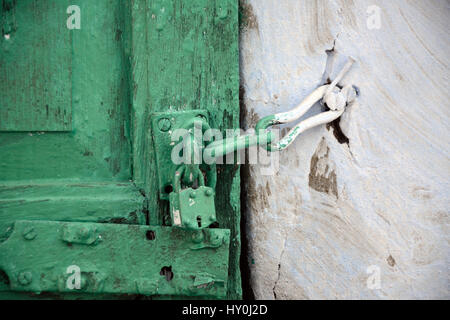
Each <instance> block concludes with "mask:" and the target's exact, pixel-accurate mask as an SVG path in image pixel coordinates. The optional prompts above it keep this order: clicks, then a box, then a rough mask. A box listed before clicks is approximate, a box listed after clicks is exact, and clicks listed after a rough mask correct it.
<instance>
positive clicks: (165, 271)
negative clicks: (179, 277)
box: [159, 266, 173, 281]
mask: <svg viewBox="0 0 450 320" xmlns="http://www.w3.org/2000/svg"><path fill="white" fill-rule="evenodd" d="M159 274H160V275H161V276H164V277H165V278H166V280H167V281H170V280H172V279H173V272H172V266H168V267H167V266H165V267H162V268H161V271H160V272H159Z"/></svg>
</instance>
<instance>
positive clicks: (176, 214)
mask: <svg viewBox="0 0 450 320" xmlns="http://www.w3.org/2000/svg"><path fill="white" fill-rule="evenodd" d="M353 63H354V60H353V59H352V58H351V59H350V60H349V61H348V62H347V63H346V65H345V66H344V68H343V69H342V70H341V71H340V72H339V74H338V75H337V77H336V78H335V79H334V80H333V82H331V84H329V85H323V86H321V87H319V88H317V89H316V90H314V91H313V92H312V93H311V94H310V95H309V96H307V97H306V98H305V99H304V100H303V101H302V102H301V103H300V104H299V105H298V106H297V107H295V108H294V109H292V110H290V111H288V112H283V113H278V114H274V115H270V116H267V117H264V118H262V119H261V120H260V121H259V122H258V123H257V125H256V127H255V134H250V135H242V136H236V137H232V138H226V139H222V140H218V141H213V142H210V143H208V144H206V143H205V142H204V141H203V140H204V139H203V137H202V134H203V133H204V132H205V131H207V130H208V129H210V126H209V123H208V115H207V112H206V111H205V110H192V111H178V112H167V113H156V114H154V115H153V116H152V137H153V142H154V146H155V152H156V160H157V161H156V163H157V166H158V168H157V170H158V178H159V186H160V188H159V190H160V198H161V199H164V200H169V201H170V215H171V219H172V225H173V226H177V227H182V228H186V229H203V228H207V227H208V226H210V225H211V223H214V222H215V221H216V215H215V208H214V193H215V192H214V188H215V184H216V169H215V160H214V159H217V158H218V157H221V156H224V155H226V154H228V153H230V152H235V151H238V150H241V149H244V148H248V147H250V146H254V145H261V146H263V147H264V148H266V149H267V150H268V151H281V150H284V149H285V148H287V147H288V146H289V145H290V144H291V143H292V142H293V141H294V139H295V138H296V137H297V136H298V135H299V134H301V133H302V132H304V131H305V130H307V129H310V128H312V127H315V126H318V125H321V124H325V123H328V122H331V121H333V120H335V119H337V118H339V117H340V116H341V115H342V114H343V113H344V111H345V108H346V107H347V106H349V105H351V104H352V103H353V101H354V100H355V98H356V95H357V92H356V89H355V88H354V87H353V86H351V85H347V86H345V87H343V88H342V89H341V88H340V87H337V84H338V82H339V81H340V80H341V79H342V78H343V77H344V76H345V74H346V73H347V72H348V71H349V70H350V68H351V66H352V65H353ZM319 101H321V102H322V104H323V105H325V106H326V107H327V108H328V109H329V110H328V111H325V112H322V113H320V114H318V115H315V116H312V117H310V118H308V119H305V120H303V121H301V122H299V123H298V124H297V125H295V126H294V127H293V128H292V129H291V130H290V131H289V132H288V133H287V134H286V136H284V137H283V138H281V139H280V140H279V141H277V142H274V141H273V140H274V138H273V132H271V131H268V130H267V129H268V128H269V127H270V126H273V125H276V124H283V123H288V122H292V121H295V120H297V119H299V118H300V117H301V116H303V115H304V114H305V113H306V112H307V111H308V110H309V109H310V108H311V107H312V106H313V105H314V104H315V103H317V102H319ZM197 128H198V129H200V131H199V130H195V129H197ZM177 129H180V130H183V129H184V130H185V132H184V133H182V134H175V132H176V131H177ZM196 131H197V132H200V137H199V136H198V135H197V134H196V133H195V132H196ZM181 138H182V140H183V142H184V146H183V148H182V153H183V156H182V159H183V161H182V163H176V161H174V159H173V158H174V151H176V150H175V144H176V143H179V140H181ZM198 154H200V155H203V158H207V159H213V161H212V163H210V164H205V163H203V162H202V161H201V159H202V156H200V161H198V160H197V159H196V156H197V155H198ZM175 155H177V152H175ZM205 178H206V182H207V186H205ZM196 182H197V184H198V185H199V186H195V183H196ZM182 184H184V185H185V186H186V188H184V189H183V188H182Z"/></svg>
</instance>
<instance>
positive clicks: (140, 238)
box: [0, 220, 230, 298]
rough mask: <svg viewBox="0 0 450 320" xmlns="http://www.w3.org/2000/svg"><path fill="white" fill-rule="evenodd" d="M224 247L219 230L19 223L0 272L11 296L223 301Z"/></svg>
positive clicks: (0, 251) (0, 250) (1, 254)
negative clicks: (73, 294) (83, 295)
mask: <svg viewBox="0 0 450 320" xmlns="http://www.w3.org/2000/svg"><path fill="white" fill-rule="evenodd" d="M229 243H230V231H229V230H224V229H204V230H198V231H193V230H185V229H181V228H171V227H159V226H139V225H120V224H102V223H82V222H57V221H24V220H21V221H20V220H19V221H16V222H15V223H14V225H13V230H12V231H11V234H10V235H9V237H8V239H7V240H6V241H4V242H2V243H1V244H0V261H1V265H0V270H2V271H3V272H4V274H6V276H7V278H8V281H7V282H8V283H9V287H10V288H9V289H10V290H13V291H30V292H34V293H41V292H78V293H112V294H125V293H126V294H144V295H186V296H206V297H213V298H223V297H225V296H226V291H227V290H226V289H227V288H226V287H227V278H228V252H229ZM43 248H47V249H46V250H43ZM77 271H78V273H79V274H78V276H79V277H80V278H79V280H78V281H79V282H78V286H77V279H76V277H77V274H76V272H77Z"/></svg>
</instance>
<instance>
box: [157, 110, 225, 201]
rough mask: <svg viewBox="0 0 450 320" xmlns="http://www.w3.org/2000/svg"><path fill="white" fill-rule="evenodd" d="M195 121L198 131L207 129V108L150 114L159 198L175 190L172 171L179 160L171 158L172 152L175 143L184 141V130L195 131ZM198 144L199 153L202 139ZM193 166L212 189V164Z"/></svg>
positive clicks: (213, 185) (214, 178)
mask: <svg viewBox="0 0 450 320" xmlns="http://www.w3.org/2000/svg"><path fill="white" fill-rule="evenodd" d="M195 122H201V124H202V128H201V130H202V132H201V133H203V132H204V131H206V130H207V129H209V125H208V113H207V111H205V110H190V111H176V112H158V113H154V114H152V117H151V127H152V139H153V145H154V150H155V154H156V165H157V171H158V181H159V196H160V199H162V200H169V194H170V193H171V192H172V191H173V190H174V189H175V186H174V182H175V172H176V171H177V170H179V168H180V166H182V163H181V162H177V161H176V159H173V157H172V151H173V149H174V147H176V146H177V144H178V143H180V142H182V141H183V138H184V136H183V135H182V134H183V133H186V132H187V131H188V132H190V134H194V132H193V129H194V125H195ZM198 147H199V148H200V150H199V152H201V149H202V148H203V145H202V144H201V142H200V145H199V146H198ZM196 167H197V168H198V169H200V170H201V171H203V172H204V173H205V175H206V180H207V184H208V186H210V187H211V188H215V186H216V166H215V163H213V164H210V165H207V164H204V163H201V164H198V165H196Z"/></svg>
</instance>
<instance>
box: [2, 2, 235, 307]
mask: <svg viewBox="0 0 450 320" xmlns="http://www.w3.org/2000/svg"><path fill="white" fill-rule="evenodd" d="M74 4H75V5H77V6H78V7H79V8H80V21H81V23H80V29H77V28H75V29H69V28H68V27H67V19H68V18H69V16H70V15H71V14H72V13H69V14H68V13H67V8H68V7H69V6H70V5H74ZM237 16H238V5H237V0H215V1H212V0H201V1H182V0H153V1H150V0H132V1H107V0H99V1H89V0H78V1H76V3H73V1H66V0H47V1H38V0H21V1H14V0H2V7H1V15H0V19H1V20H0V26H1V28H2V35H1V36H2V37H1V39H0V291H1V293H0V298H18V297H23V298H30V297H37V298H45V297H49V295H43V294H42V292H45V291H46V289H48V288H50V289H51V288H57V289H55V290H53V289H52V290H49V291H51V292H52V294H51V295H50V297H62V298H68V297H75V298H77V297H90V298H95V297H103V296H102V295H101V293H114V294H115V293H118V294H122V293H124V294H127V293H132V294H139V293H142V294H145V295H147V296H150V297H153V298H155V297H159V298H161V297H162V298H167V297H169V296H173V295H182V296H190V295H194V296H199V297H202V296H208V295H209V293H211V292H212V293H211V294H210V296H212V297H228V298H240V297H241V285H240V282H241V280H240V272H239V253H240V234H239V218H240V208H239V194H240V180H239V167H238V166H237V165H222V166H218V168H217V180H218V181H219V183H218V185H217V188H216V212H217V220H218V222H219V227H220V228H221V229H227V230H230V231H229V232H230V243H229V250H228V249H227V250H228V251H227V252H221V253H220V252H219V253H218V254H219V255H221V257H226V259H227V260H228V261H226V263H224V264H225V265H226V270H227V277H226V283H225V284H223V287H224V288H225V293H226V295H223V294H222V295H219V294H215V293H217V292H218V291H217V290H216V291H217V292H216V291H214V290H215V289H214V290H212V291H210V292H209V291H205V290H203V291H201V290H200V291H195V290H193V291H192V290H190V289H189V288H190V285H189V283H188V282H189V281H190V280H186V278H183V279H181V278H179V277H180V275H179V274H180V273H183V274H187V273H189V272H191V273H192V274H194V276H192V277H191V278H192V279H193V280H192V281H194V282H195V281H197V282H196V284H199V283H200V284H201V281H200V282H198V281H199V279H200V278H202V277H203V278H208V276H211V274H210V273H208V272H206V271H205V270H201V272H200V273H199V274H201V275H199V274H197V275H195V272H197V271H198V270H197V271H196V270H191V269H189V268H190V267H189V262H190V263H191V264H192V265H198V264H199V261H200V260H202V259H210V257H211V256H212V255H213V253H212V250H210V251H211V252H209V251H202V253H194V254H192V255H191V254H190V255H188V257H187V258H186V259H188V260H187V261H186V263H184V264H183V263H182V262H180V261H179V260H180V259H179V257H181V256H182V255H183V254H185V252H184V251H182V250H183V248H184V247H183V245H182V244H180V243H177V244H176V245H175V244H173V243H172V242H173V241H176V240H175V239H178V238H179V237H180V236H179V234H178V233H177V234H174V233H173V231H170V230H169V229H170V228H171V227H170V226H164V224H165V223H166V221H167V219H166V217H167V215H168V208H169V204H168V201H166V200H161V199H160V197H159V194H158V179H157V167H156V164H155V153H154V149H153V145H152V134H151V125H150V118H151V115H152V114H153V113H154V112H167V111H169V110H170V111H177V110H193V109H204V110H207V111H208V114H209V118H210V125H211V126H212V127H214V128H219V129H221V130H224V129H228V128H237V127H238V126H239V103H238V90H239V61H238V18H237ZM93 223H95V224H93ZM97 223H100V224H101V225H97ZM139 225H140V226H139ZM86 226H88V228H87V231H86ZM130 227H133V228H134V229H130ZM91 229H92V230H91ZM30 230H31V231H30ZM19 231H20V234H18V233H19ZM149 231H151V232H152V234H153V235H152V236H150V238H149V237H148V232H149ZM80 232H81V234H83V237H85V238H83V237H81V236H80V237H81V238H80V237H79V233H80ZM83 232H84V233H83ZM180 232H181V231H180ZM211 232H215V231H211ZM30 234H31V235H30ZM102 235H103V238H102V239H100V238H101V236H102ZM155 235H156V237H157V239H156V240H158V241H157V242H155V241H153V242H151V241H152V240H153V239H154V237H155ZM99 236H100V238H95V239H94V240H92V241H91V240H90V239H91V238H92V237H99ZM177 237H178V238H177ZM160 238H161V239H160ZM74 239H75V240H74ZM80 239H81V240H80ZM92 239H93V238H92ZM99 239H100V240H101V241H100V240H99ZM163 239H164V240H163ZM97 240H99V241H97ZM33 241H34V242H33ZM39 241H41V242H39ZM139 241H142V242H145V241H147V242H151V243H152V244H151V246H153V247H151V248H153V249H154V250H155V252H158V254H153V255H149V253H148V252H147V249H146V248H147V247H145V246H146V244H141V243H140V242H139ZM163 241H166V245H164V244H162V242H163ZM182 241H184V240H182ZM32 243H35V244H34V245H32ZM98 243H100V244H98ZM155 243H157V244H155ZM105 244H108V250H109V251H108V252H105V251H102V250H103V249H102V246H104V245H105ZM48 246H49V247H48ZM141 247H142V248H141ZM92 248H94V249H92ZM139 248H141V249H139ZM186 248H187V249H186V250H187V251H186V252H188V251H189V250H191V249H189V248H188V247H186ZM96 250H98V251H96ZM119 251H120V252H122V253H123V252H125V253H126V254H120V255H119V254H118V253H117V252H119ZM17 252H20V254H18V253H17ZM88 253H89V254H88ZM19 256H20V257H21V258H18V257H19ZM80 257H81V258H80ZM88 257H90V258H88ZM59 258H60V259H62V260H64V259H68V260H67V261H68V262H69V261H70V262H71V263H72V262H73V264H75V265H76V261H75V260H76V259H87V260H88V259H91V262H92V261H93V262H92V263H91V265H89V267H86V268H88V269H89V268H90V269H89V270H88V271H87V273H86V274H84V277H85V278H86V277H87V278H86V279H87V280H83V281H85V282H86V281H87V282H88V284H87V285H86V284H85V287H84V289H81V290H79V291H76V290H75V292H73V293H72V292H68V290H66V289H64V290H62V289H61V284H60V283H61V281H62V280H61V279H63V280H64V281H65V279H66V278H67V275H59V273H61V272H65V271H66V270H60V269H61V266H60V265H57V264H55V266H52V261H54V260H58V259H59ZM92 259H93V260H92ZM100 259H102V260H100ZM189 259H192V261H191V260H189ZM16 260H17V261H16ZM108 260H109V261H108ZM83 261H84V260H83ZM212 261H214V259H213V260H212ZM84 263H87V262H84ZM171 264H173V265H171ZM13 265H14V266H15V267H12V266H13ZM36 265H39V266H43V265H45V266H46V267H47V269H48V270H50V271H46V270H47V269H45V268H44V269H45V270H44V269H42V268H41V269H42V270H44V271H42V270H41V269H39V267H36ZM131 265H132V266H131ZM166 267H167V268H172V270H171V272H172V273H173V274H172V275H173V279H169V278H168V276H167V274H165V271H164V270H166V269H164V270H163V268H166ZM58 268H59V269H58ZM133 268H134V269H133ZM177 268H178V269H177ZM199 268H200V267H199ZM202 268H203V267H202ZM220 268H222V269H223V266H222V267H220ZM81 269H83V268H81ZM213 269H214V268H213ZM36 270H39V272H38V271H36ZM92 270H94V271H92ZM142 270H144V271H142ZM167 270H168V269H167ZM81 272H83V270H81ZM149 272H153V273H157V274H155V275H152V276H148V273H149ZM202 272H203V273H202ZM111 273H115V274H111ZM127 273H133V274H139V277H141V278H139V279H128V278H127V279H125V280H124V279H123V277H127V276H125V275H126V274H127ZM211 273H214V272H213V271H211ZM69 274H70V273H69ZM56 275H58V276H56ZM46 276H52V277H53V278H52V279H47V278H48V277H47V278H45V277H46ZM64 277H66V278H64ZM92 277H94V278H95V279H94V280H95V281H94V280H92ZM121 277H122V278H121ZM136 277H137V276H136ZM195 277H197V280H195V279H194V278H195ZM44 278H45V279H44ZM149 278H150V280H151V281H150V280H148V279H149ZM83 279H84V278H83ZM161 279H162V280H161ZM64 281H63V282H64ZM89 281H91V282H92V281H94V282H95V284H97V286H94V285H92V283H91V282H89ZM120 281H122V284H121V283H120ZM123 281H125V282H126V283H125V284H124V283H123ZM128 281H131V282H128ZM148 281H150V283H149V282H148ZM152 281H154V283H153V282H152ZM164 281H166V282H164ZM177 281H178V283H177ZM58 283H59V284H58ZM155 283H156V285H155ZM27 286H28V287H27ZM180 286H182V287H183V288H184V289H182V290H180V289H179V287H180ZM94 287H95V288H94ZM135 287H137V288H138V289H133V288H135ZM198 287H202V286H201V285H200V286H198ZM27 288H29V290H28V289H27ZM40 288H42V290H40ZM58 288H59V289H58ZM93 288H94V289H93ZM177 288H178V289H177ZM186 288H188V289H189V290H188V289H186ZM218 290H219V289H218ZM41 291H42V292H41ZM219 291H220V290H219ZM92 292H94V293H92ZM39 293H40V294H39ZM88 293H89V294H88ZM96 293H97V294H96ZM55 295H56V296H55ZM121 297H123V296H121ZM128 297H130V296H128ZM131 297H133V296H131Z"/></svg>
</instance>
